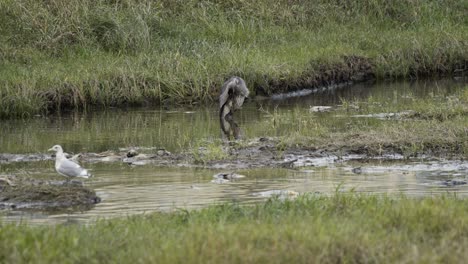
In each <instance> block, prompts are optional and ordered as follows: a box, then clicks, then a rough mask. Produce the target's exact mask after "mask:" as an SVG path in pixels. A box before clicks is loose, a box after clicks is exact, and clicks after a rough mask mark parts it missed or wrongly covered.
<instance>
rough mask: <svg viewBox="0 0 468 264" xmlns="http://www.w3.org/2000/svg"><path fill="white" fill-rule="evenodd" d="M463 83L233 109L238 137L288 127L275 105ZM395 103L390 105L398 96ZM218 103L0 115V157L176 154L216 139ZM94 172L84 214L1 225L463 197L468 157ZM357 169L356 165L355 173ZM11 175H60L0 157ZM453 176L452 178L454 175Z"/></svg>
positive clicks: (106, 167) (277, 100) (282, 107)
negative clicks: (228, 173)
mask: <svg viewBox="0 0 468 264" xmlns="http://www.w3.org/2000/svg"><path fill="white" fill-rule="evenodd" d="M465 87H466V83H463V82H457V81H453V80H443V81H432V82H417V83H392V84H374V85H356V86H352V87H346V88H335V89H329V90H324V91H321V90H318V91H314V92H313V93H311V94H309V95H306V96H303V97H287V96H276V97H274V98H273V99H271V98H270V99H259V98H257V99H254V100H250V101H248V102H247V103H246V105H244V107H243V109H242V110H241V111H240V112H239V113H237V118H238V120H237V121H238V122H239V123H240V124H241V126H242V129H243V131H244V134H245V138H247V139H248V138H255V137H262V136H284V135H287V133H288V130H287V128H277V129H274V130H272V129H270V128H269V126H268V125H265V124H264V123H265V122H267V121H266V120H268V118H270V116H271V113H273V112H274V111H278V112H283V111H292V110H293V109H295V108H310V107H313V106H336V105H339V104H340V103H341V102H342V100H347V101H351V100H354V99H355V98H361V99H366V98H368V97H372V98H373V100H375V101H379V100H399V98H405V97H407V96H412V97H426V96H449V95H451V94H453V93H455V92H456V91H457V90H460V89H465ZM396 103H397V102H396ZM217 118H218V113H217V106H216V105H213V106H203V107H184V108H173V109H154V108H139V109H128V110H122V109H111V110H106V111H94V112H93V111H88V112H86V113H83V112H80V113H67V114H61V115H54V116H48V117H35V118H32V119H27V120H7V121H2V123H1V126H0V153H18V154H24V153H46V152H47V149H48V148H50V147H51V146H52V145H54V144H61V145H62V146H63V147H64V149H65V150H66V151H67V152H70V153H78V152H102V151H107V150H119V149H122V148H131V147H140V148H143V149H144V148H148V149H151V148H157V149H159V148H164V149H166V150H168V151H170V152H178V151H181V150H184V149H187V148H189V147H191V146H194V145H196V144H197V142H201V141H205V140H213V139H217V138H219V137H220V136H221V134H220V131H219V123H218V119H217ZM341 119H343V117H339V116H335V115H333V114H332V113H323V114H319V120H320V121H321V122H336V124H337V126H340V124H341V123H344V122H345V120H341ZM83 165H84V166H85V167H86V168H89V169H91V170H92V171H93V174H94V175H95V177H94V178H92V179H90V180H85V184H86V186H88V187H90V188H92V189H94V190H95V191H96V193H97V194H98V196H100V197H101V198H102V202H101V203H99V204H97V205H95V206H94V207H93V208H92V209H91V210H87V211H83V212H80V211H78V212H77V211H65V212H53V213H51V212H41V211H15V210H4V211H1V212H0V215H2V219H3V220H2V221H7V222H8V221H27V222H30V223H37V224H51V223H52V224H56V223H70V222H79V223H86V222H88V221H90V220H94V219H98V218H106V217H115V216H126V215H132V214H141V213H148V212H153V211H171V210H177V209H178V208H188V209H191V208H200V207H203V206H207V205H211V204H216V203H220V202H226V201H237V202H241V203H253V202H257V201H261V200H265V199H266V198H267V197H270V196H271V195H272V194H281V195H285V196H287V197H294V196H295V195H296V194H301V193H316V194H318V195H329V194H332V193H334V192H335V191H336V190H337V189H339V190H343V191H347V190H356V191H358V192H367V193H378V194H399V193H404V194H406V195H409V196H424V195H434V194H440V193H456V194H457V195H458V196H462V197H464V196H467V195H468V185H467V184H453V183H463V182H464V181H466V180H468V162H466V161H457V160H431V161H428V160H411V161H403V160H393V161H388V160H380V161H379V160H377V161H373V162H367V163H362V162H357V161H349V162H342V163H327V164H325V165H324V166H316V167H308V168H302V169H272V168H267V169H253V170H242V171H237V173H239V174H242V175H245V176H246V177H245V178H242V179H239V180H237V181H235V182H230V183H226V184H216V183H213V182H211V181H212V180H213V175H214V174H216V173H219V172H222V170H213V169H197V168H166V167H155V166H152V165H145V166H129V165H127V164H125V163H103V162H101V163H99V162H98V163H90V164H83ZM356 168H359V169H358V170H356ZM2 174H3V175H5V174H10V175H11V174H15V175H28V176H30V177H37V178H45V179H62V178H61V177H62V176H60V175H58V174H57V173H56V172H55V171H54V165H53V161H51V160H47V161H35V162H13V163H2V162H1V161H0V175H2ZM454 180H455V181H454Z"/></svg>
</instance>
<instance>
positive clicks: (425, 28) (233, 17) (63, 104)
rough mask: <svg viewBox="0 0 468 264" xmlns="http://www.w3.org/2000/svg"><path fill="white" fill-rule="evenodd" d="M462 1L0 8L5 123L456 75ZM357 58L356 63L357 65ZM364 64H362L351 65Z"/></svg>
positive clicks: (4, 2)
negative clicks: (352, 79)
mask: <svg viewBox="0 0 468 264" xmlns="http://www.w3.org/2000/svg"><path fill="white" fill-rule="evenodd" d="M466 9H467V5H466V4H465V3H464V2H463V1H444V2H441V1H408V0H399V1H392V2H391V4H390V3H388V2H387V1H383V0H377V1H375V0H373V1H370V0H369V1H354V0H352V1H325V0H317V1H314V2H313V3H311V2H310V1H303V0H294V1H289V0H281V1H276V2H275V3H273V4H272V3H271V1H266V0H261V1H252V0H247V1H235V0H231V1H216V0H211V1H209V0H189V1H169V0H163V1H157V2H153V1H147V0H143V1H136V0H125V1H104V0H101V1H90V0H84V1H66V2H63V1H57V0H51V1H39V2H38V1H33V0H21V1H13V0H1V1H0V35H1V36H2V38H0V109H1V110H0V117H3V118H5V117H14V116H31V115H33V114H37V113H47V112H50V111H54V110H57V109H63V108H85V107H89V106H103V107H108V106H123V105H143V104H148V103H160V102H162V101H171V102H185V103H187V102H189V103H190V102H197V101H202V100H213V99H215V98H216V96H217V94H218V90H219V87H220V85H221V84H222V83H223V81H224V80H225V79H226V78H228V77H229V76H231V75H233V74H237V75H240V76H242V77H244V78H245V79H246V81H247V83H248V86H249V87H250V89H251V90H255V91H256V92H262V93H266V94H269V93H271V92H274V91H283V90H288V89H295V88H299V87H310V86H315V85H320V84H324V83H328V82H331V81H340V80H345V79H349V76H350V75H353V74H358V73H359V72H360V71H361V70H363V69H361V67H364V68H366V67H367V68H369V69H367V68H366V69H367V71H369V72H370V73H372V74H374V75H375V76H376V77H377V78H379V79H388V78H399V77H416V76H420V75H432V74H439V73H451V72H453V71H454V70H455V69H457V68H460V67H462V65H463V63H465V62H466V61H467V59H468V52H467V50H468V47H467V45H468V44H467V41H466V40H467V39H468V30H467V29H468V27H467V26H466V25H467V18H466V15H465V13H466V12H465V11H466ZM356 56H357V57H356ZM356 58H363V59H356Z"/></svg>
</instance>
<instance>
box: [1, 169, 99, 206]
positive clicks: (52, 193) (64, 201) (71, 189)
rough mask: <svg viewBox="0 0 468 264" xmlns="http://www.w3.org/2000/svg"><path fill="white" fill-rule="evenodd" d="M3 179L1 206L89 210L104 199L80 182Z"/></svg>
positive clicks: (11, 177) (13, 177) (9, 177)
mask: <svg viewBox="0 0 468 264" xmlns="http://www.w3.org/2000/svg"><path fill="white" fill-rule="evenodd" d="M7 179H8V181H0V208H13V209H64V208H70V207H73V208H75V207H76V208H80V209H89V208H91V207H92V206H93V205H94V204H96V203H99V202H100V201H101V199H100V198H99V197H98V196H97V195H96V193H95V192H94V191H93V190H91V189H89V188H86V187H84V186H83V184H82V183H81V182H80V181H45V180H35V179H21V178H19V177H15V176H8V177H7Z"/></svg>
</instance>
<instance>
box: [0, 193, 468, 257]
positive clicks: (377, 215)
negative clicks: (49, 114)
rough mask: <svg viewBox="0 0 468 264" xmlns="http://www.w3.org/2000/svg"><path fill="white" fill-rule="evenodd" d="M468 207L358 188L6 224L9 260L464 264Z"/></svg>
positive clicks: (2, 233) (3, 244)
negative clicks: (43, 223) (91, 219)
mask: <svg viewBox="0 0 468 264" xmlns="http://www.w3.org/2000/svg"><path fill="white" fill-rule="evenodd" d="M467 212H468V205H467V203H466V201H464V200H460V199H457V198H455V197H452V196H446V197H432V198H431V197H428V198H422V199H409V198H405V197H398V198H389V197H377V196H365V195H352V194H336V195H334V196H332V197H318V196H317V197H300V198H299V199H297V200H295V201H285V202H281V201H277V200H272V201H269V202H266V203H264V204H259V205H256V206H240V205H236V204H226V205H221V206H212V207H209V208H206V209H202V210H200V211H192V212H187V211H183V210H182V211H178V212H176V213H170V214H152V215H147V216H135V217H130V218H126V219H113V220H106V221H99V222H97V223H96V224H93V225H90V226H54V227H28V226H24V225H21V226H14V225H6V224H2V226H1V229H0V260H1V261H2V262H5V263H30V262H34V263H57V262H61V263H64V262H65V263H76V262H80V263H81V262H87V263H102V262H119V263H129V262H139V263H154V262H157V263H187V262H189V263H208V262H209V263H233V262H235V263H237V262H239V263H267V262H268V263H285V262H294V263H310V262H317V263H337V262H359V263H362V262H374V263H395V262H417V263H421V262H422V263H425V262H430V263H461V262H463V261H464V260H465V259H466V257H467V256H468V255H467V254H468V253H467V251H466V250H465V249H466V247H467V246H468V239H467V237H468V236H467V234H468V213H467Z"/></svg>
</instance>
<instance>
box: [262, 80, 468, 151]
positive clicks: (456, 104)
mask: <svg viewBox="0 0 468 264" xmlns="http://www.w3.org/2000/svg"><path fill="white" fill-rule="evenodd" d="M467 91H468V89H462V90H460V91H459V92H457V93H455V94H453V95H450V96H444V95H437V96H436V95H429V96H426V97H425V98H416V97H411V96H407V95H405V96H400V95H398V94H394V98H386V99H385V98H373V97H369V98H367V99H365V100H361V99H356V100H354V101H346V100H343V101H342V105H341V107H338V108H335V109H334V111H332V112H331V113H330V114H328V113H312V112H310V111H308V110H307V109H303V108H296V109H294V110H293V111H289V112H277V111H272V112H271V113H270V116H269V117H268V118H266V121H265V122H262V123H260V124H259V125H258V126H257V127H256V129H263V130H264V131H269V132H270V133H272V134H273V135H275V134H276V135H280V136H279V137H278V138H279V144H278V148H279V149H282V148H287V147H299V148H303V147H315V148H324V149H328V150H332V151H333V150H335V151H336V150H340V149H342V150H344V152H346V151H349V150H352V149H360V148H366V150H367V151H368V152H369V154H372V155H378V154H381V153H382V151H384V150H393V151H396V152H399V153H401V154H404V155H406V156H415V155H418V154H421V153H426V154H427V153H431V154H433V155H442V156H444V155H448V156H452V155H454V156H457V155H459V156H462V157H467V156H468V143H467V142H468V134H467V130H466V129H467V125H468V92H467ZM405 112H407V114H403V115H402V116H401V117H400V118H388V119H384V120H379V119H377V118H375V117H354V116H359V115H361V116H362V115H368V114H380V113H405ZM331 116H334V117H331ZM291 124H294V125H292V126H291Z"/></svg>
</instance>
